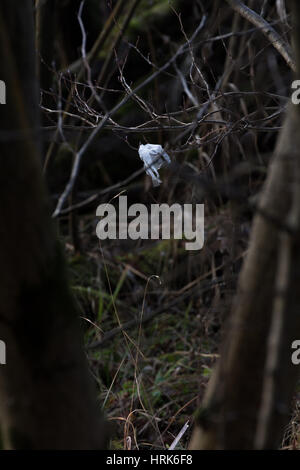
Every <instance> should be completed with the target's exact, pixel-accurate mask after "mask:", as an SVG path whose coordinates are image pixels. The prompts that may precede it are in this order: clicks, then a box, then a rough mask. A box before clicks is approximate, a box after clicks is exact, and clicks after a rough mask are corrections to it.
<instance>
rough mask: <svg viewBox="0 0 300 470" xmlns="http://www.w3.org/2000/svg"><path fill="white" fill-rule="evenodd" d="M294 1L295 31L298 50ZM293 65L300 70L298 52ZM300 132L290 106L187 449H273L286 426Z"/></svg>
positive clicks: (299, 250) (298, 250)
mask: <svg viewBox="0 0 300 470" xmlns="http://www.w3.org/2000/svg"><path fill="white" fill-rule="evenodd" d="M298 3H299V2H296V1H294V2H293V15H294V28H293V31H294V34H295V31H296V34H295V36H294V38H295V43H296V44H297V46H298V47H299V46H300V43H299V38H298V37H297V36H298V35H299V27H300V26H299V25H300V15H299V11H300V8H299V5H298ZM296 62H297V70H298V71H299V70H300V68H299V64H300V60H299V54H296ZM299 76H300V75H299V74H298V77H299ZM299 130H300V111H299V109H298V108H296V107H295V106H294V105H290V108H289V109H288V112H287V115H286V119H285V123H284V127H283V129H282V131H281V134H280V136H279V139H278V143H277V146H276V149H275V153H274V157H273V162H272V164H271V166H270V169H269V173H268V177H267V181H266V183H265V186H264V189H263V192H262V195H261V198H260V203H259V207H258V211H257V214H256V216H255V218H254V222H253V228H252V234H251V238H250V245H249V251H248V254H247V258H246V260H245V262H244V266H243V269H242V272H241V274H240V279H239V285H238V292H237V295H236V299H235V302H234V305H233V308H232V313H231V318H230V321H229V324H228V325H227V333H226V336H225V339H224V344H223V346H222V348H221V358H220V361H219V363H218V364H217V367H216V369H215V371H214V374H213V377H212V380H211V382H210V384H209V387H208V390H207V393H206V396H205V399H204V403H203V408H202V410H200V411H199V413H198V417H197V424H196V427H195V430H194V434H193V437H192V440H191V443H190V448H191V449H253V448H255V447H256V448H278V445H279V444H280V437H281V436H282V433H283V426H284V424H287V422H288V419H289V408H290V404H291V400H292V394H293V392H294V388H295V384H296V381H297V378H298V375H299V374H298V369H297V367H296V366H293V364H292V363H291V353H292V350H291V343H292V341H293V339H298V338H300V317H299V306H300V298H299V285H298V284H299V279H300V276H299V274H300V271H299V263H300V246H299V245H300V244H299V225H298V213H299V208H300V199H299V196H298V193H299V189H300V178H299V176H298V174H299V169H298V167H299V165H300V160H299V159H300V156H299V149H300V132H299ZM291 206H292V209H291V212H290V207H291ZM295 214H296V215H295ZM287 215H288V217H287ZM279 289H280V290H279Z"/></svg>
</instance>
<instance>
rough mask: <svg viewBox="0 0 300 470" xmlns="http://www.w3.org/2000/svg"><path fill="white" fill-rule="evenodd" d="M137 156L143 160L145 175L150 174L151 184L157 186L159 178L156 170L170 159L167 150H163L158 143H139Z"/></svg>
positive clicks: (168, 162)
mask: <svg viewBox="0 0 300 470" xmlns="http://www.w3.org/2000/svg"><path fill="white" fill-rule="evenodd" d="M139 156H140V158H141V160H143V162H144V168H145V171H146V173H147V175H149V176H151V178H152V183H153V186H159V185H160V184H161V180H160V179H159V173H158V170H159V169H160V168H161V167H162V166H164V165H169V164H170V163H171V159H170V157H169V155H168V154H167V152H165V151H164V149H163V148H162V146H161V145H159V144H146V145H143V144H141V145H140V146H139Z"/></svg>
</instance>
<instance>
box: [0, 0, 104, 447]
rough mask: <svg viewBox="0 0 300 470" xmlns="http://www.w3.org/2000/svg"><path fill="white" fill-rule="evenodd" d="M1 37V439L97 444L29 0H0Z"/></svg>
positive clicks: (14, 443)
mask: <svg viewBox="0 0 300 470" xmlns="http://www.w3.org/2000/svg"><path fill="white" fill-rule="evenodd" d="M0 36H1V37H0V61H1V64H5V66H4V67H2V72H1V73H2V76H1V78H2V79H3V80H4V81H5V83H6V88H7V104H6V105H2V106H1V108H0V109H1V116H0V128H1V139H2V143H1V155H0V168H1V173H0V217H1V228H0V269H1V282H0V299H1V303H0V339H1V340H2V341H4V342H5V344H6V353H7V356H6V365H0V429H1V436H0V445H1V446H2V447H3V448H6V449H25V448H26V449H46V448H51V449H100V448H102V447H103V446H104V438H103V426H102V421H101V418H100V410H99V407H98V406H97V403H96V396H95V390H94V388H93V385H92V381H91V377H90V374H89V371H88V367H87V363H86V360H85V356H84V352H83V344H82V338H81V334H80V329H79V319H78V315H77V311H76V307H75V305H74V302H73V299H72V297H71V295H70V292H69V289H68V285H67V280H66V275H65V263H64V259H63V256H62V253H61V250H60V247H59V243H58V242H57V241H56V237H55V233H54V229H53V226H52V221H51V217H50V213H49V207H48V197H47V194H46V191H45V188H44V183H43V180H42V171H41V154H40V143H39V132H38V131H39V111H38V83H37V79H36V58H35V53H34V28H33V10H32V1H31V0H23V1H22V2H20V1H18V0H2V1H1V4H0Z"/></svg>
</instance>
